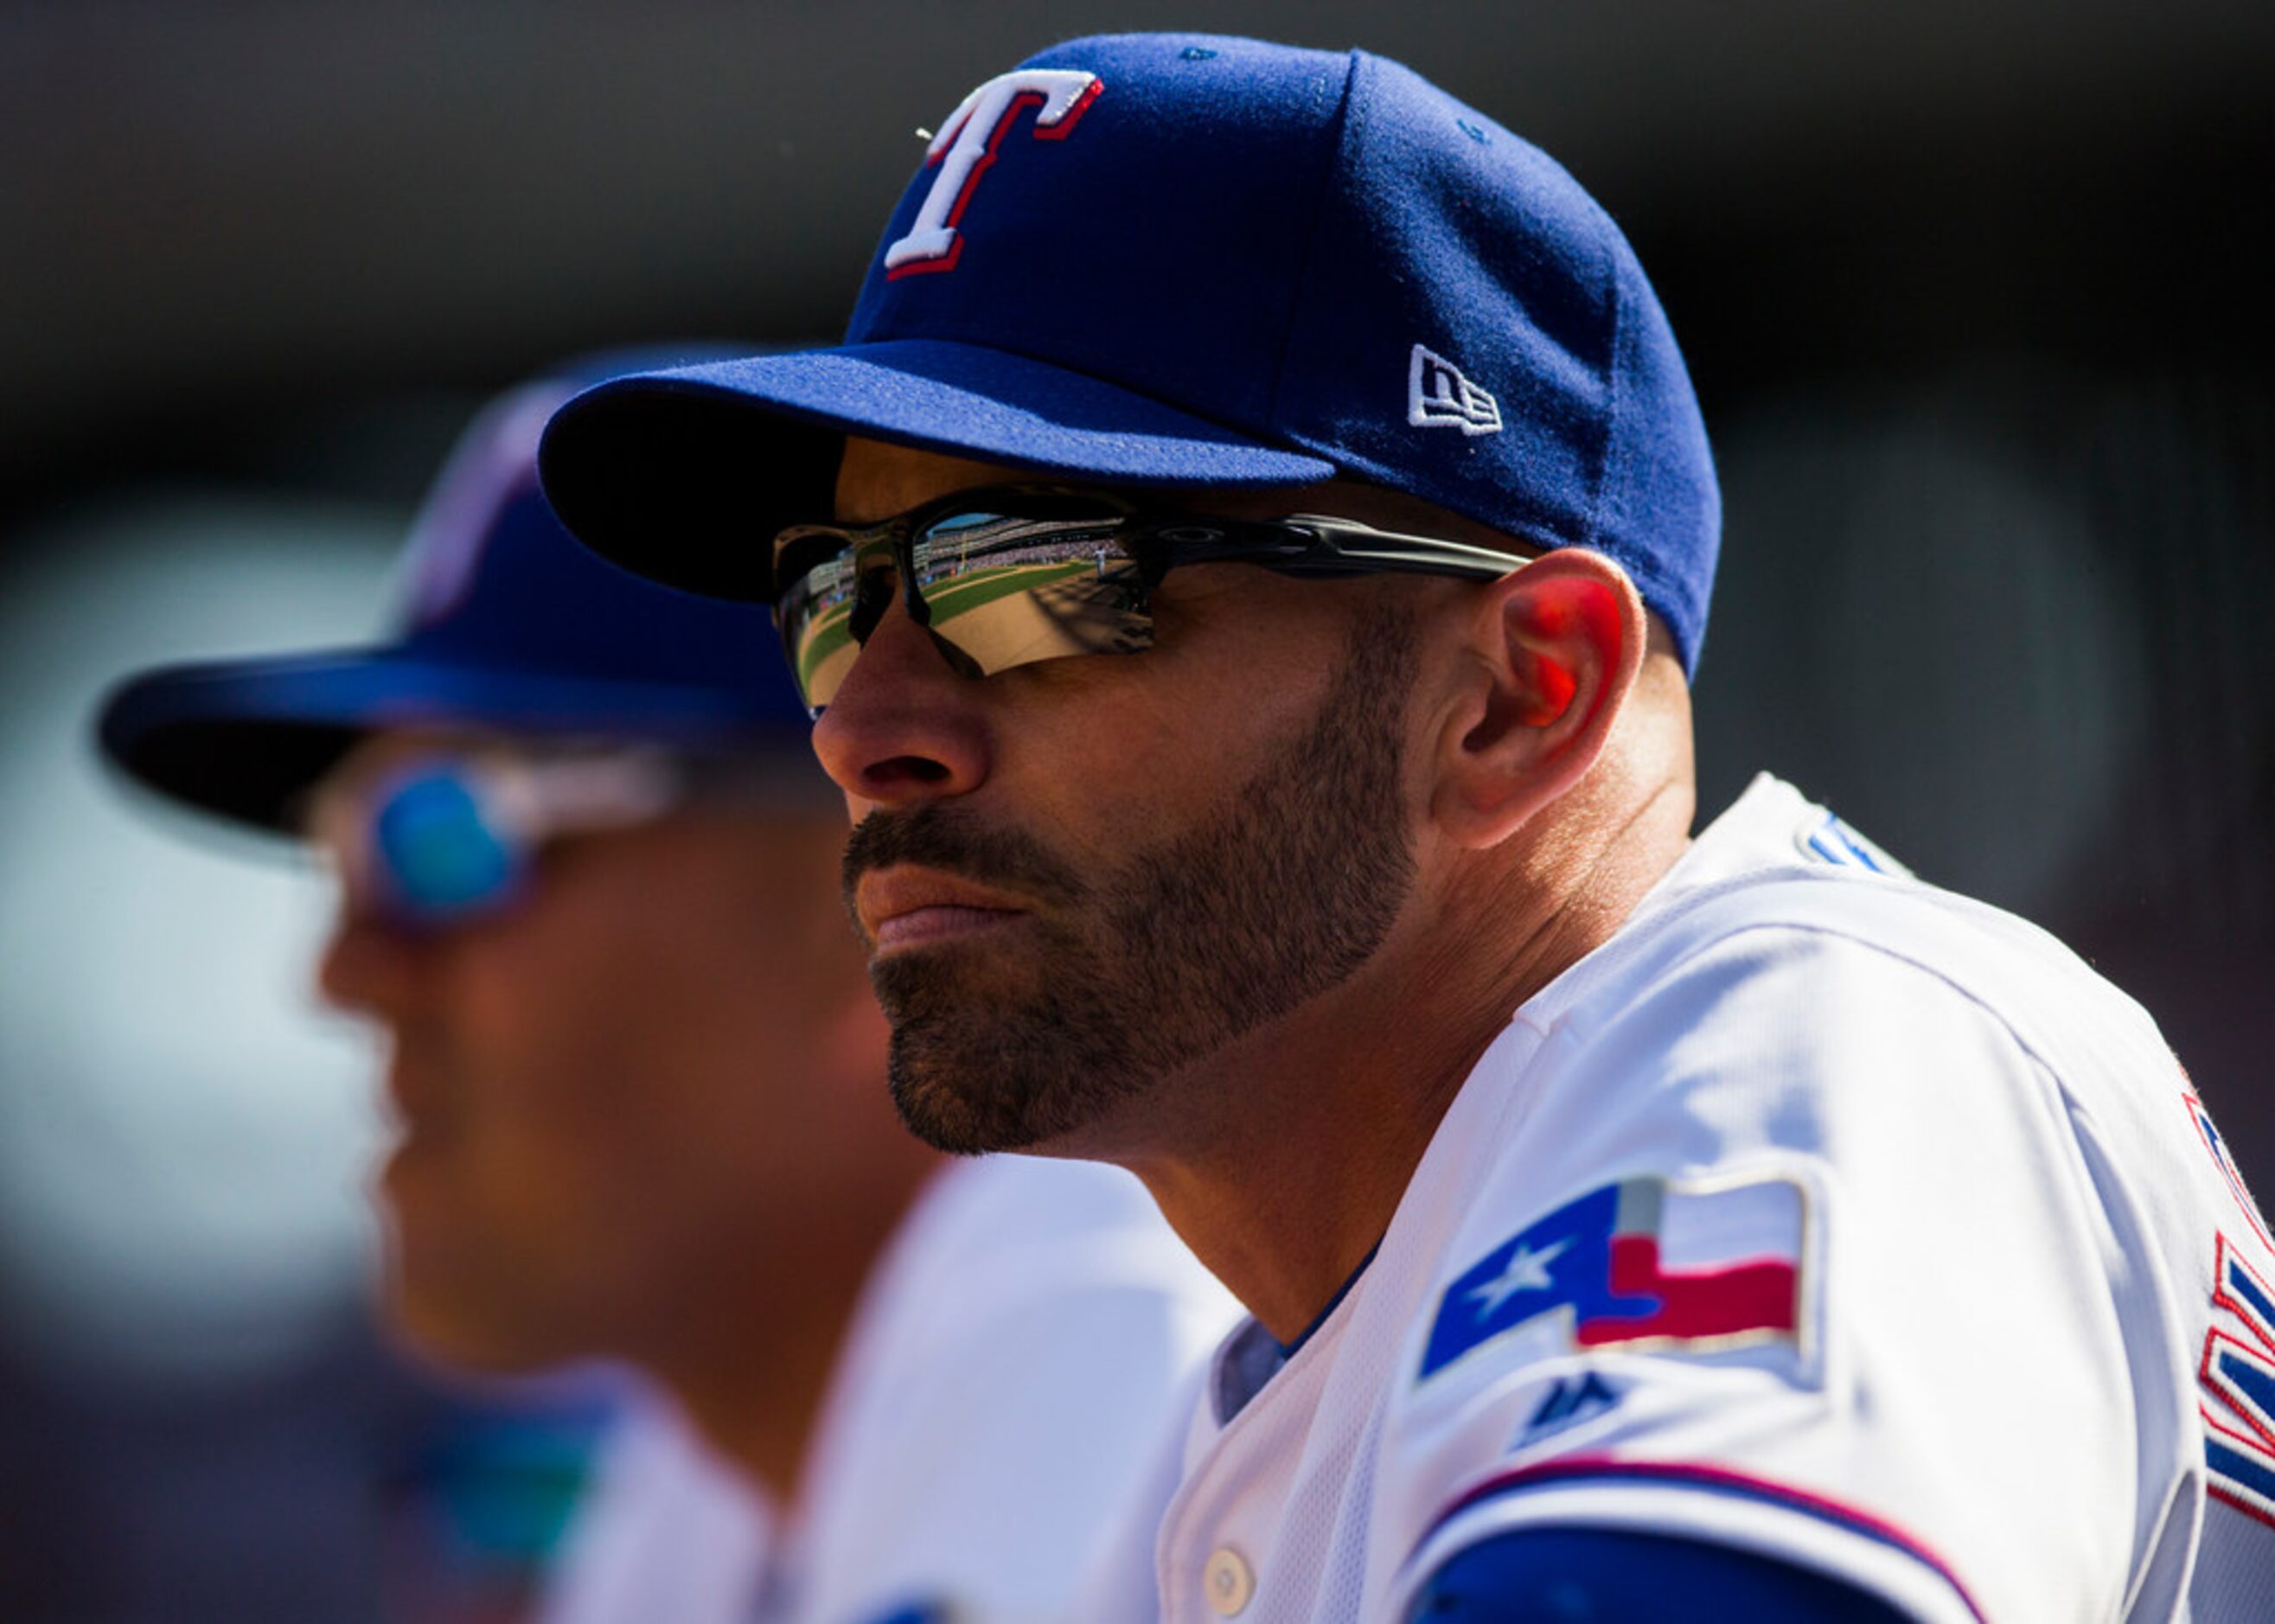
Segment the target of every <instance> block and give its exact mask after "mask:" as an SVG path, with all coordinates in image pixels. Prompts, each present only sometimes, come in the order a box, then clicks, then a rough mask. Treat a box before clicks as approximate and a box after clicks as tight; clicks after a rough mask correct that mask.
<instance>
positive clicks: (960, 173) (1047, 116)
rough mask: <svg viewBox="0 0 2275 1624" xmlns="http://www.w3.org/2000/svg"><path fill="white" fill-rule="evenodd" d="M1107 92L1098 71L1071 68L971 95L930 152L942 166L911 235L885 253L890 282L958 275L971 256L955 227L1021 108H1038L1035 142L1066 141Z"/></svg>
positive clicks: (1005, 80) (992, 83)
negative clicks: (925, 274) (960, 265)
mask: <svg viewBox="0 0 2275 1624" xmlns="http://www.w3.org/2000/svg"><path fill="white" fill-rule="evenodd" d="M1105 88H1106V86H1105V84H1104V83H1103V81H1101V80H1100V79H1099V77H1098V75H1097V74H1095V73H1084V72H1077V71H1076V70H1073V69H1068V68H1021V69H1019V70H1018V71H1017V72H1012V73H1004V74H999V75H998V76H997V77H995V78H994V79H989V80H988V81H987V82H986V84H984V85H982V86H980V87H979V89H977V90H975V91H973V92H972V93H971V94H970V95H968V96H966V97H964V102H963V104H962V105H961V106H959V107H958V108H957V109H956V111H955V113H954V114H953V115H952V116H951V117H949V121H948V122H947V123H946V124H944V125H941V127H940V133H939V134H938V135H935V136H933V138H932V145H930V146H929V147H926V148H925V163H926V167H930V166H931V165H933V164H935V163H937V164H939V165H940V173H939V174H937V175H935V176H933V181H932V190H931V191H930V192H927V193H925V200H924V207H923V208H920V209H918V211H917V218H916V223H915V224H914V225H912V226H911V227H910V228H909V234H908V235H907V236H906V237H903V238H901V239H900V240H899V241H898V242H896V243H893V244H890V245H888V246H887V248H886V249H885V279H886V280H887V281H888V282H892V281H897V280H898V279H899V278H901V277H903V276H917V275H918V274H920V273H922V272H925V271H944V270H954V269H955V268H956V260H957V258H958V257H959V256H961V255H962V253H964V233H962V232H961V231H959V230H956V223H957V222H958V221H960V220H962V219H963V218H964V208H965V206H966V205H968V204H969V203H970V202H971V194H972V193H973V192H974V191H976V190H977V189H978V188H979V178H980V177H981V176H982V175H985V174H986V172H987V171H988V170H989V168H990V167H991V166H993V165H994V162H995V149H996V148H997V147H1001V145H1002V144H1003V137H1004V134H1005V132H1008V131H1009V129H1010V127H1011V120H1012V119H1013V118H1014V117H1017V113H1018V110H1020V109H1021V108H1022V107H1032V108H1033V109H1034V110H1035V139H1036V140H1039V141H1062V140H1065V139H1066V138H1067V137H1068V136H1069V135H1070V134H1072V133H1073V132H1074V127H1075V125H1076V123H1077V121H1078V120H1080V118H1081V117H1082V116H1083V113H1084V112H1085V110H1087V109H1088V108H1089V106H1090V104H1091V103H1092V102H1095V101H1096V100H1098V93H1099V92H1100V91H1101V90H1103V89H1105Z"/></svg>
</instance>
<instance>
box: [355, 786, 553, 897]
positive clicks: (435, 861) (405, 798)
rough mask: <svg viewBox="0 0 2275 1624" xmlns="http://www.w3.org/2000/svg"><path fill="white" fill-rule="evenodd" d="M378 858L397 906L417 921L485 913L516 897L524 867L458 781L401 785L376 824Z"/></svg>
mask: <svg viewBox="0 0 2275 1624" xmlns="http://www.w3.org/2000/svg"><path fill="white" fill-rule="evenodd" d="M371 850H372V856H373V857H374V859H375V864H374V866H375V867H376V868H377V870H378V873H379V876H380V878H381V880H382V883H383V884H384V886H385V888H386V890H387V892H388V899H389V902H390V903H394V904H395V905H397V907H399V908H400V909H401V910H403V911H404V913H406V914H408V915H411V916H412V917H413V918H427V919H436V920H439V919H446V918H459V917H463V916H465V915H467V914H472V913H479V912H481V911H483V910H486V909H488V908H489V907H492V906H495V904H496V903H499V902H502V901H503V900H504V898H505V897H506V896H507V895H509V894H510V892H511V890H512V888H513V885H514V882H515V880H517V879H518V877H519V874H520V869H521V863H520V858H519V855H518V851H517V850H516V849H515V847H514V846H513V845H512V844H511V843H510V842H509V841H508V840H507V839H506V838H505V837H504V836H503V835H500V834H499V833H498V831H497V830H496V829H495V828H494V827H491V825H490V823H489V821H488V819H486V818H485V817H484V816H483V813H482V806H481V803H480V800H478V799H477V798H476V797H475V795H474V793H473V790H472V789H471V788H470V787H469V786H468V785H467V784H466V783H465V781H464V780H463V779H461V778H459V777H458V776H457V774H452V773H449V772H429V773H424V774H419V776H417V777H415V778H412V779H409V780H406V781H405V782H403V783H401V784H399V785H397V787H396V788H395V789H394V790H393V791H392V792H391V793H390V794H389V796H388V797H387V798H386V800H385V801H383V802H382V804H380V806H379V808H378V810H377V812H375V814H374V817H373V819H372V827H371Z"/></svg>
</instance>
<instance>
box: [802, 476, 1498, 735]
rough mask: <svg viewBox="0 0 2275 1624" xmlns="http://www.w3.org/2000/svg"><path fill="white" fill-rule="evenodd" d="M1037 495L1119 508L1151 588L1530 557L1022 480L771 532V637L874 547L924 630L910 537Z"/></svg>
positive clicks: (1303, 517) (927, 613)
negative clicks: (1242, 574)
mask: <svg viewBox="0 0 2275 1624" xmlns="http://www.w3.org/2000/svg"><path fill="white" fill-rule="evenodd" d="M1038 498H1043V499H1048V500H1051V501H1056V502H1064V501H1067V500H1069V499H1072V500H1077V501H1084V502H1100V503H1102V504H1104V505H1106V506H1107V507H1108V508H1112V509H1119V510H1121V512H1122V519H1121V524H1120V527H1119V528H1117V529H1116V530H1115V532H1114V535H1113V539H1114V540H1115V543H1116V544H1117V545H1119V546H1120V547H1121V548H1122V551H1123V552H1124V553H1126V554H1127V555H1129V557H1130V560H1131V561H1132V562H1133V563H1136V564H1137V566H1138V570H1139V575H1140V578H1141V579H1142V580H1143V581H1144V583H1145V586H1146V587H1147V588H1148V589H1149V590H1150V589H1151V588H1153V587H1154V586H1158V585H1160V582H1161V578H1163V577H1164V576H1166V575H1167V574H1168V572H1169V571H1170V570H1174V569H1177V568H1179V567H1181V566H1183V565H1187V564H1197V563H1250V564H1256V565H1258V566H1260V567H1261V568H1263V569H1266V570H1272V571H1273V572H1274V573H1275V574H1279V575H1289V576H1299V577H1310V578H1321V579H1326V578H1335V577H1349V576H1357V575H1381V574H1404V575H1444V576H1454V577H1459V578H1467V579H1471V580H1499V579H1500V578H1501V577H1502V576H1505V575H1507V574H1508V573H1509V572H1510V571H1511V570H1518V569H1522V568H1523V566H1524V565H1526V564H1528V563H1531V562H1532V555H1528V554H1523V553H1511V552H1504V551H1501V550H1500V549H1497V548H1485V547H1478V546H1475V545H1473V544H1471V543H1470V542H1466V541H1452V540H1446V539H1445V538H1443V537H1440V536H1417V535H1411V534H1408V533H1403V532H1401V531H1394V530H1378V529H1376V528H1375V527H1374V526H1373V525H1367V524H1363V523H1361V522H1360V521H1359V520H1357V519H1350V518H1340V517H1335V516H1334V515H1332V514H1324V513H1292V514H1289V515H1288V516H1287V517H1283V518H1233V517H1227V516H1223V515H1217V514H1206V513H1197V512H1193V511H1191V510H1187V509H1183V508H1179V507H1175V506H1172V505H1169V504H1167V503H1164V504H1162V505H1160V506H1159V507H1154V506H1152V505H1150V504H1146V503H1143V502H1137V501H1134V500H1132V499H1131V498H1130V497H1128V496H1124V495H1120V494H1118V493H1115V492H1111V491H1103V490H1099V489H1095V488H1092V487H1083V486H1069V485H1052V484H1039V483H1025V482H1023V483H1018V484H1005V485H988V486H981V487H977V488H975V489H971V490H964V491H956V492H953V493H951V494H949V495H945V496H939V497H935V498H933V500H932V501H930V502H922V503H920V504H918V506H916V507H913V508H911V509H910V510H908V511H906V512H905V513H899V514H896V515H894V516H893V517H890V518H887V519H881V520H879V521H878V522H877V523H875V524H873V525H837V524H805V525H786V526H784V527H783V528H782V530H781V531H779V532H777V533H776V534H775V541H774V559H773V576H774V581H773V585H774V594H773V604H774V621H775V632H776V634H777V635H779V636H780V637H781V638H782V642H783V645H784V646H785V647H790V646H793V645H792V644H791V639H790V630H789V628H788V626H787V625H786V624H785V623H784V616H783V609H782V605H783V601H784V600H785V599H786V598H788V597H789V595H790V588H791V587H792V586H793V585H796V583H797V578H802V577H804V576H805V575H806V574H808V573H810V572H811V571H813V570H815V569H817V568H819V567H820V565H821V564H823V563H827V562H828V561H829V560H830V559H833V558H842V557H844V556H847V555H852V554H858V553H860V552H864V551H873V550H874V549H875V548H878V547H879V546H880V545H881V544H882V545H885V546H888V547H889V548H891V550H892V559H893V566H894V570H895V572H896V575H897V576H898V578H899V582H900V599H901V606H902V608H903V609H905V610H906V611H907V613H908V616H909V618H910V619H911V620H912V621H914V622H915V623H917V624H918V625H919V626H923V627H925V628H926V629H927V630H930V628H931V623H932V611H931V607H930V605H928V604H927V603H926V601H925V599H924V595H923V593H922V591H921V590H920V588H919V587H918V583H917V571H916V542H917V537H918V535H919V534H921V533H924V532H925V531H926V530H927V529H928V528H930V527H931V526H933V525H936V524H937V523H938V522H939V521H940V520H941V519H943V518H946V517H951V516H953V515H956V514H959V513H985V512H1001V514H1002V515H1003V516H1004V517H1011V518H1016V517H1021V514H1020V510H1019V508H1018V506H1017V503H1019V502H1022V501H1025V502H1033V501H1034V500H1035V499H1038ZM1102 522H1104V521H1103V520H1101V523H1102ZM822 541H827V542H828V543H830V545H829V546H828V548H827V549H826V550H821V551H817V550H816V549H815V547H814V544H815V543H817V542H822ZM1132 543H1136V544H1138V545H1135V546H1133V545H1131V544H1132ZM1141 548H1142V549H1143V550H1140V549H1141ZM935 636H937V634H935ZM854 640H855V642H856V643H857V644H858V645H865V644H866V643H867V641H868V638H867V636H866V635H863V636H861V637H858V638H855V639H854ZM1100 652H1105V651H1100ZM794 663H795V662H793V664H794ZM798 688H799V693H800V695H801V697H804V695H805V682H804V679H803V678H800V679H799V682H798ZM807 708H808V709H809V710H810V711H811V712H812V713H813V714H814V715H815V716H817V717H818V716H820V714H821V712H822V709H823V708H824V707H823V706H818V705H813V704H811V703H809V705H808V707H807Z"/></svg>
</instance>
